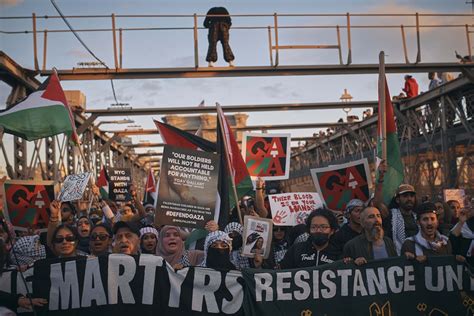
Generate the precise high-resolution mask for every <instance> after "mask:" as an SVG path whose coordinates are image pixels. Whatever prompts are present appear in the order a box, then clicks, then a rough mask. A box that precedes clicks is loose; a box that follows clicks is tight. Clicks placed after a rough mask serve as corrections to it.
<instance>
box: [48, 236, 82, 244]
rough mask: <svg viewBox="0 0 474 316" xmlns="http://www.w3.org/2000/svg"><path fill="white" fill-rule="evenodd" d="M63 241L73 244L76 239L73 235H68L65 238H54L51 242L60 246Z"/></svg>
mask: <svg viewBox="0 0 474 316" xmlns="http://www.w3.org/2000/svg"><path fill="white" fill-rule="evenodd" d="M64 240H66V241H67V242H73V241H76V237H74V236H73V235H68V236H66V237H55V238H54V239H53V242H54V243H55V244H60V243H62V242H63V241H64Z"/></svg>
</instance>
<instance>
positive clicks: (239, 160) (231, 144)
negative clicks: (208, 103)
mask: <svg viewBox="0 0 474 316" xmlns="http://www.w3.org/2000/svg"><path fill="white" fill-rule="evenodd" d="M216 108H217V116H218V120H217V121H218V123H217V124H218V126H217V134H218V138H217V139H218V144H217V147H218V152H217V153H218V154H221V156H222V157H225V159H227V160H228V161H229V164H230V172H231V173H232V178H233V179H234V184H235V188H236V190H237V197H238V198H239V199H240V198H242V197H243V196H245V195H249V194H251V193H252V192H253V185H252V180H251V179H250V175H249V171H248V169H247V165H246V164H245V161H244V159H243V157H242V154H241V152H240V148H239V145H238V144H237V141H236V140H235V137H234V133H233V132H232V129H231V128H230V124H229V122H228V121H227V118H226V117H225V115H224V112H223V111H222V108H221V107H220V105H219V104H217V106H216ZM221 166H223V167H222V169H223V170H225V171H228V169H229V168H228V167H227V166H228V164H227V161H224V162H222V164H221ZM225 178H229V177H228V176H227V177H225ZM232 178H231V179H232ZM230 193H231V194H229V196H230V203H229V207H230V209H232V208H233V207H234V206H235V205H236V201H235V198H234V194H232V191H230Z"/></svg>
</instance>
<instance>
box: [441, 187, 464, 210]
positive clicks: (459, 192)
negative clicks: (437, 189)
mask: <svg viewBox="0 0 474 316" xmlns="http://www.w3.org/2000/svg"><path fill="white" fill-rule="evenodd" d="M443 195H444V201H445V202H448V201H451V200H454V201H458V202H459V205H461V207H464V197H465V196H466V193H465V192H464V189H445V190H443Z"/></svg>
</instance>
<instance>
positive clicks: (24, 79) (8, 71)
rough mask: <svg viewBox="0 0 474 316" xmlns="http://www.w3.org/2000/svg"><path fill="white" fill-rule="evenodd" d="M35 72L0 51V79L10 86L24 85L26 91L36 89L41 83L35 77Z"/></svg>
mask: <svg viewBox="0 0 474 316" xmlns="http://www.w3.org/2000/svg"><path fill="white" fill-rule="evenodd" d="M36 74H37V72H35V71H33V70H29V69H25V68H23V67H21V66H20V65H19V64H17V63H16V62H15V61H14V60H13V59H11V58H10V57H8V55H7V54H5V53H4V52H3V51H0V79H1V80H2V81H4V82H5V83H7V84H8V85H9V86H11V87H15V86H17V85H21V86H24V87H25V88H26V89H27V90H28V92H32V91H34V90H36V89H37V88H38V87H39V85H40V84H41V83H40V82H39V81H38V80H36V79H35V76H36Z"/></svg>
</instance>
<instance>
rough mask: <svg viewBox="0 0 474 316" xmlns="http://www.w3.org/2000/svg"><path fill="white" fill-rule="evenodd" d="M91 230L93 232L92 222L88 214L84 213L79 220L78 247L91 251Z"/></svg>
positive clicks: (81, 249)
mask: <svg viewBox="0 0 474 316" xmlns="http://www.w3.org/2000/svg"><path fill="white" fill-rule="evenodd" d="M90 232H91V222H90V220H89V218H88V217H87V216H86V215H82V216H81V217H79V219H78V220H77V233H78V240H77V249H78V250H80V251H82V252H84V253H89V252H90V250H89V243H90Z"/></svg>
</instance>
